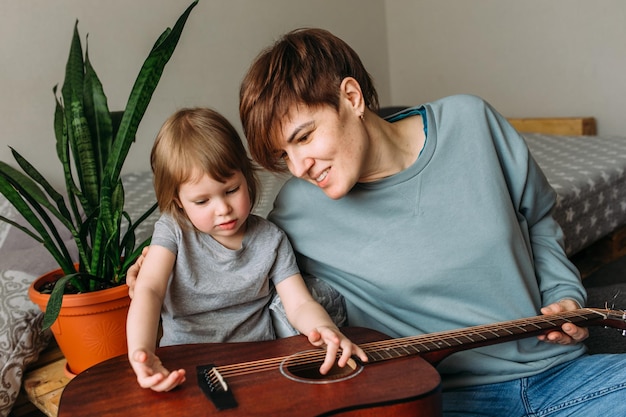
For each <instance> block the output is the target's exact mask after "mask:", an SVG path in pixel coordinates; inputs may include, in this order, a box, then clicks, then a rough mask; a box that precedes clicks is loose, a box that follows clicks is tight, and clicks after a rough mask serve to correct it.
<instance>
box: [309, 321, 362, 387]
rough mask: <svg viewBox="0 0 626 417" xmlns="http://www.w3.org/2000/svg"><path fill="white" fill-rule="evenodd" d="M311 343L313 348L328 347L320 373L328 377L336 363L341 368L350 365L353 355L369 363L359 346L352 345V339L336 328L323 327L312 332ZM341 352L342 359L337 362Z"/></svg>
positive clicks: (310, 334) (310, 335)
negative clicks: (338, 354) (349, 361)
mask: <svg viewBox="0 0 626 417" xmlns="http://www.w3.org/2000/svg"><path fill="white" fill-rule="evenodd" d="M308 336H309V342H310V343H311V344H312V345H313V346H324V345H325V346H326V357H325V359H324V363H322V366H320V373H321V374H322V375H326V374H327V373H328V371H330V369H331V368H332V367H333V365H334V364H335V361H336V362H337V365H339V367H341V368H343V367H344V366H346V364H347V363H348V360H350V358H351V357H352V355H356V356H358V357H359V359H361V360H362V361H363V362H367V355H366V354H365V352H363V349H361V348H360V347H359V346H358V345H356V344H354V343H352V342H351V341H350V339H348V338H347V337H346V336H344V335H343V333H341V332H340V331H339V329H337V328H336V327H326V326H321V327H318V328H315V329H313V330H311V332H310V333H309V335H308ZM339 350H341V357H340V358H339V360H338V361H337V353H338V352H339Z"/></svg>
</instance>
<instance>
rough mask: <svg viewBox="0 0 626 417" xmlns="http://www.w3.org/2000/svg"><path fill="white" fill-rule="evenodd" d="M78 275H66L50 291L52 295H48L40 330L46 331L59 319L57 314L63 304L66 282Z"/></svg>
mask: <svg viewBox="0 0 626 417" xmlns="http://www.w3.org/2000/svg"><path fill="white" fill-rule="evenodd" d="M78 275H79V274H76V273H74V274H68V275H65V276H64V277H62V278H59V279H58V280H57V282H56V284H55V285H54V288H53V289H52V293H51V294H50V298H49V299H48V304H47V305H46V314H45V315H44V318H43V323H42V325H41V327H42V330H46V329H48V328H50V326H52V324H54V322H55V321H56V319H57V318H58V317H59V313H60V312H61V304H63V294H64V292H65V286H66V285H67V283H68V281H70V280H71V279H73V278H77V277H78Z"/></svg>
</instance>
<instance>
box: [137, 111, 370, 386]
mask: <svg viewBox="0 0 626 417" xmlns="http://www.w3.org/2000/svg"><path fill="white" fill-rule="evenodd" d="M151 165H152V171H153V173H154V188H155V192H156V197H157V201H158V203H159V209H160V210H161V213H162V215H161V218H160V219H159V221H158V222H157V223H156V225H155V228H154V234H153V237H152V244H151V249H150V251H149V252H148V254H147V255H146V257H145V259H144V260H143V264H142V267H141V271H140V274H139V277H140V279H138V280H137V283H136V285H135V287H134V293H133V300H132V303H131V306H130V310H129V312H128V322H127V334H128V357H129V361H130V364H131V366H132V367H133V370H134V371H135V373H136V374H137V380H138V382H139V385H140V386H142V387H144V388H151V389H153V390H155V391H168V390H171V389H172V388H174V387H176V386H177V385H179V384H181V383H182V382H183V381H184V380H185V370H183V369H178V370H174V371H172V372H170V371H168V370H167V369H166V368H165V367H164V366H163V365H162V364H161V362H160V361H159V358H158V357H157V356H156V355H155V345H156V342H157V330H158V325H159V317H160V318H161V319H162V325H163V337H162V338H161V340H160V345H161V346H166V345H174V344H185V343H198V342H238V341H259V340H270V339H274V338H275V335H274V330H273V327H272V322H271V318H270V314H269V311H268V308H267V306H268V304H269V301H270V298H271V296H272V284H271V283H270V280H271V281H272V283H273V286H275V287H276V291H277V293H278V295H279V296H280V298H281V300H282V302H283V305H284V307H285V310H286V312H287V317H288V319H289V321H290V322H291V324H292V325H293V326H294V327H295V328H296V329H298V330H299V331H300V332H301V333H302V334H305V335H307V336H308V338H309V341H310V342H311V344H313V345H315V346H322V345H326V348H327V354H326V357H325V360H324V363H323V364H322V366H321V367H320V372H321V373H322V374H324V373H326V372H328V370H329V369H330V368H331V367H332V366H333V364H334V363H335V360H336V355H337V352H338V350H340V349H341V351H342V352H341V357H340V359H339V361H338V364H339V366H345V364H346V363H347V361H348V359H349V358H350V356H351V355H353V354H356V355H358V356H359V357H360V358H361V359H362V360H367V357H366V356H365V354H364V352H363V351H362V350H361V349H360V348H359V347H358V346H356V345H354V344H353V343H352V342H351V341H350V340H348V339H347V338H346V337H345V336H344V335H343V334H342V333H341V332H340V331H339V329H338V328H337V327H336V326H335V324H334V323H333V321H332V320H331V319H330V317H329V316H328V314H327V313H326V311H325V310H324V309H323V308H322V306H320V305H319V304H318V303H317V302H316V301H314V299H313V298H312V296H311V295H310V293H309V291H308V289H307V287H306V285H305V283H304V281H303V279H302V276H301V275H300V272H299V270H298V267H297V264H296V261H295V256H294V254H293V251H292V249H291V245H290V243H289V241H288V240H287V238H286V236H285V234H284V233H283V232H282V231H281V230H280V229H278V228H277V227H276V226H275V225H273V224H272V223H270V222H269V221H267V220H265V219H263V218H261V217H258V216H255V215H252V214H250V211H251V209H252V206H253V204H254V201H255V198H256V190H257V179H256V176H255V172H254V167H253V165H252V162H251V160H250V159H249V157H248V156H247V154H246V150H245V148H244V146H243V144H242V142H241V140H240V138H239V135H238V134H237V132H236V130H235V129H234V128H233V127H232V125H231V124H230V123H229V122H228V121H227V120H226V119H225V118H224V117H222V116H221V115H220V114H218V113H216V112H214V111H212V110H210V109H205V108H195V109H183V110H180V111H178V112H176V113H175V114H174V115H173V116H171V117H170V118H169V119H168V120H167V121H166V122H165V124H164V125H163V127H162V128H161V130H160V132H159V134H158V135H157V138H156V141H155V143H154V146H153V148H152V154H151Z"/></svg>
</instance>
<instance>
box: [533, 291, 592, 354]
mask: <svg viewBox="0 0 626 417" xmlns="http://www.w3.org/2000/svg"><path fill="white" fill-rule="evenodd" d="M579 308H580V306H579V305H578V303H577V302H576V301H574V300H570V299H564V300H561V301H559V302H556V303H553V304H550V305H548V306H546V307H543V308H542V309H541V313H542V314H545V315H550V314H556V313H562V312H564V311H572V310H576V309H579ZM587 337H589V330H587V329H586V328H584V327H578V326H576V325H575V324H572V323H565V324H564V325H563V326H561V330H560V331H559V330H554V331H550V332H548V333H546V334H543V335H541V336H539V340H542V341H544V342H548V343H558V344H559V345H574V344H576V343H580V342H582V341H583V340H585V339H586V338H587Z"/></svg>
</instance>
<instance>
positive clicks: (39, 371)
mask: <svg viewBox="0 0 626 417" xmlns="http://www.w3.org/2000/svg"><path fill="white" fill-rule="evenodd" d="M508 120H509V122H510V123H511V124H512V125H513V127H515V128H516V129H517V130H518V131H519V132H520V133H543V134H550V135H564V136H579V135H595V134H596V121H595V119H594V118H592V117H567V118H523V119H516V118H511V119H508ZM624 255H626V226H623V227H621V228H619V229H617V230H615V231H614V232H613V233H611V234H610V235H609V236H607V237H605V238H603V239H601V240H600V241H598V242H596V243H594V244H592V245H591V246H590V247H588V248H587V249H584V250H583V251H582V252H580V253H578V254H576V255H574V256H573V257H572V260H573V261H574V263H575V264H576V266H577V267H578V268H579V270H580V271H581V275H582V276H583V277H586V276H588V275H589V274H590V273H591V272H593V271H595V270H596V269H597V268H599V267H600V266H602V265H604V264H606V263H608V262H611V261H613V260H615V259H617V258H619V257H621V256H624ZM64 367H65V358H63V355H62V354H61V352H60V351H59V350H58V347H57V346H56V343H54V341H53V342H52V343H51V346H50V347H48V348H47V349H46V350H45V351H44V352H43V353H42V354H41V355H40V358H39V360H38V361H37V362H36V363H35V364H33V365H31V366H30V367H29V369H28V370H27V371H26V372H25V375H24V382H23V384H22V387H23V393H22V395H21V398H19V399H18V402H17V403H16V405H15V407H14V409H13V412H12V414H11V416H13V417H35V416H41V415H42V414H41V412H43V413H44V414H45V415H47V416H49V417H55V416H56V415H57V412H58V406H59V401H60V398H61V394H62V392H63V388H64V387H65V385H66V384H67V383H68V382H69V379H68V377H67V376H66V375H65V373H64ZM33 404H34V405H35V406H36V407H37V408H38V409H39V410H41V411H39V410H37V409H34V407H33Z"/></svg>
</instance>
